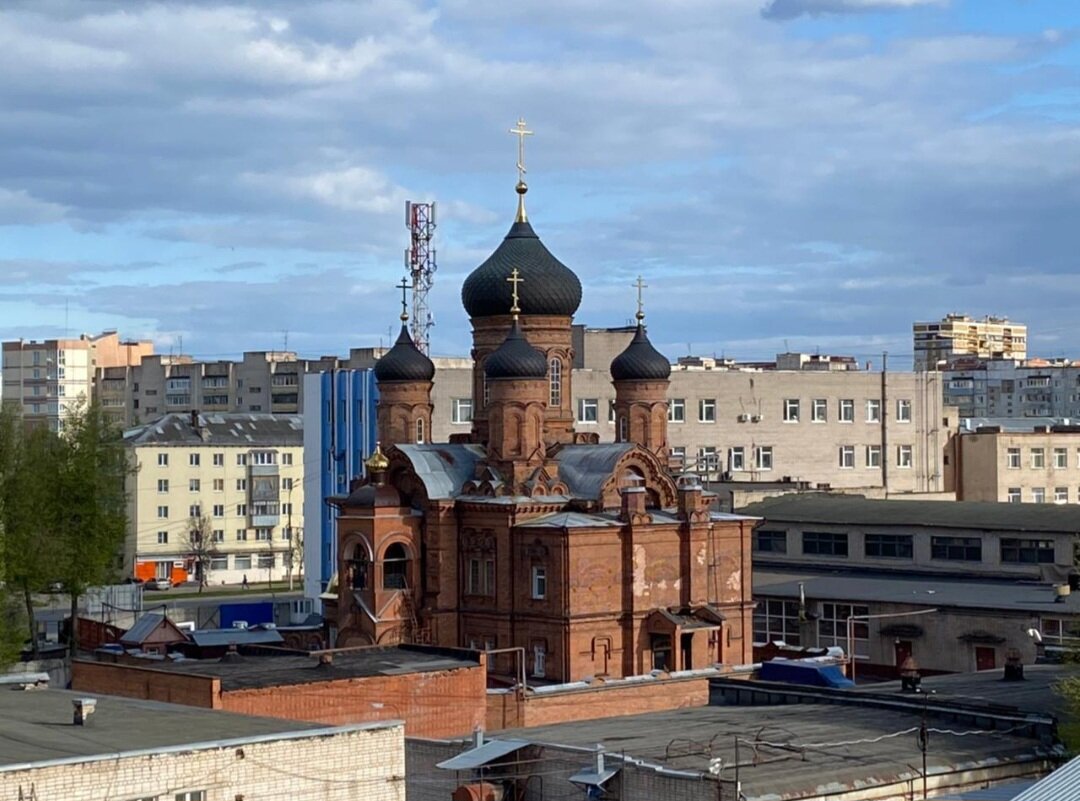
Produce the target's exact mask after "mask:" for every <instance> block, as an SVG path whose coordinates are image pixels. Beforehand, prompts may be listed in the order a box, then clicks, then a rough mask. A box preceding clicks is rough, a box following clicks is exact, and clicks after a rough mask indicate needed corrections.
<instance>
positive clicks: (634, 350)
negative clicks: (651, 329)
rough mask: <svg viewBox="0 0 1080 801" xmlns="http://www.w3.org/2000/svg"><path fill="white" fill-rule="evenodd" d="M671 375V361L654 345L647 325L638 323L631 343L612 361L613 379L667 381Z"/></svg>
mask: <svg viewBox="0 0 1080 801" xmlns="http://www.w3.org/2000/svg"><path fill="white" fill-rule="evenodd" d="M670 376H671V363H670V362H669V361H668V360H667V359H666V358H665V357H664V355H663V354H662V353H660V351H658V350H657V349H656V348H654V347H653V346H652V343H651V342H650V341H649V337H648V335H646V333H645V326H644V325H642V324H641V323H638V327H637V331H636V332H635V333H634V338H633V339H632V340H630V344H629V345H627V346H626V349H625V350H624V351H623V352H622V353H620V354H619V355H618V356H616V357H615V358H614V359H613V360H612V362H611V378H612V380H614V381H666V380H667V379H668V378H669V377H670Z"/></svg>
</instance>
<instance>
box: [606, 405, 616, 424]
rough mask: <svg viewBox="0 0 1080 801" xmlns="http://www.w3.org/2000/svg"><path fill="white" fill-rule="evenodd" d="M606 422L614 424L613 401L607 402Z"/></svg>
mask: <svg viewBox="0 0 1080 801" xmlns="http://www.w3.org/2000/svg"><path fill="white" fill-rule="evenodd" d="M607 421H608V422H609V423H614V422H615V401H613V400H609V401H608V402H607Z"/></svg>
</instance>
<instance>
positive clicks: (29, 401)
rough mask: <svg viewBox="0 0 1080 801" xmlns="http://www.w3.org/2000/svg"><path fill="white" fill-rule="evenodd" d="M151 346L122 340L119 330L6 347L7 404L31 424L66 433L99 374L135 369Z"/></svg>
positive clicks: (4, 395) (13, 342) (18, 342)
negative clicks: (77, 406)
mask: <svg viewBox="0 0 1080 801" xmlns="http://www.w3.org/2000/svg"><path fill="white" fill-rule="evenodd" d="M153 352H154V344H153V343H152V342H148V341H138V342H136V341H122V340H121V339H120V337H119V336H118V335H117V333H116V332H115V331H105V332H103V333H101V334H97V335H90V334H82V335H81V336H79V337H77V338H72V339H67V338H65V339H46V340H39V341H29V340H22V339H17V340H10V341H7V342H4V343H3V389H2V399H3V402H4V403H13V404H17V405H18V406H19V407H20V408H21V409H22V413H23V417H24V419H25V420H26V421H27V422H28V423H30V424H31V425H44V426H48V427H49V429H51V430H52V431H59V430H61V429H62V428H63V425H64V420H65V419H66V418H67V416H68V415H69V414H70V409H71V407H72V405H73V404H75V403H77V402H78V401H79V400H80V399H81V400H83V401H88V400H89V399H90V398H91V397H92V393H93V382H94V375H95V373H96V371H98V370H104V369H121V370H124V369H130V367H131V366H132V365H137V364H139V362H140V361H141V360H142V359H143V358H145V357H147V356H150V355H151V354H153Z"/></svg>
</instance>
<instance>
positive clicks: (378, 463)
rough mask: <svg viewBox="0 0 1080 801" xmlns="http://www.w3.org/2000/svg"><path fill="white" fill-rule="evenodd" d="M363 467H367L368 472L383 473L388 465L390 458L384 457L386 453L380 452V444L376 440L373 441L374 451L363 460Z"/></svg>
mask: <svg viewBox="0 0 1080 801" xmlns="http://www.w3.org/2000/svg"><path fill="white" fill-rule="evenodd" d="M364 467H366V468H367V471H368V473H383V472H386V470H387V468H389V467H390V460H389V459H387V458H386V454H384V453H383V452H382V445H381V444H380V443H378V442H376V443H375V451H374V453H372V454H371V456H369V457H368V458H367V461H365V462H364Z"/></svg>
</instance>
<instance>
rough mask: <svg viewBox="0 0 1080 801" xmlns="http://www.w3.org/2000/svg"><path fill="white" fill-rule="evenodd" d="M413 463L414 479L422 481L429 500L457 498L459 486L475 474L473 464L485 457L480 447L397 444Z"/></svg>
mask: <svg viewBox="0 0 1080 801" xmlns="http://www.w3.org/2000/svg"><path fill="white" fill-rule="evenodd" d="M397 450H399V451H401V452H402V453H403V454H405V456H406V457H407V458H408V459H409V462H410V463H411V464H412V468H413V472H415V473H416V477H417V478H419V479H420V480H421V481H422V482H424V491H425V492H426V493H427V496H428V499H429V500H436V499H440V500H441V499H446V498H456V497H457V496H458V495H459V494H460V493H461V487H462V486H463V485H464V484H465V482H466V481H468V480H469V479H471V478H472V477H473V475H474V474H475V471H476V463H477V462H478V461H480V460H481V459H482V458H484V456H485V453H484V449H483V448H482V447H481V446H479V445H461V444H453V445H443V444H432V445H398V446H397Z"/></svg>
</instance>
